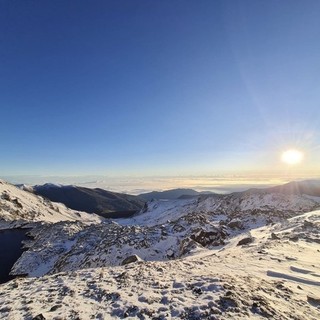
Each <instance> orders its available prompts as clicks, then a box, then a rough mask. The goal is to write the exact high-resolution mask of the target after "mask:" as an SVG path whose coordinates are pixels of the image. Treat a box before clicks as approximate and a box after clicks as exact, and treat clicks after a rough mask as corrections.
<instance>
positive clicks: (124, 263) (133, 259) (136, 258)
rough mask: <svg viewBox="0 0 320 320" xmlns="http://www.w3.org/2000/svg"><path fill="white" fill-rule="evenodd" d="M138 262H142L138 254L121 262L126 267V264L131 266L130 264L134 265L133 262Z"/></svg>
mask: <svg viewBox="0 0 320 320" xmlns="http://www.w3.org/2000/svg"><path fill="white" fill-rule="evenodd" d="M137 261H142V259H141V258H139V257H138V256H137V255H136V254H134V255H132V256H129V257H127V258H125V259H124V260H123V261H122V262H121V265H122V266H124V265H126V264H129V263H133V262H137Z"/></svg>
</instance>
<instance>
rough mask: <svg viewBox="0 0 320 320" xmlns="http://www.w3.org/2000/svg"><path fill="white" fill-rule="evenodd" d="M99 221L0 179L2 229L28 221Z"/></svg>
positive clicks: (96, 218) (92, 216)
mask: <svg viewBox="0 0 320 320" xmlns="http://www.w3.org/2000/svg"><path fill="white" fill-rule="evenodd" d="M77 220H81V221H85V222H94V223H98V222H100V221H101V218H100V217H99V216H97V215H94V214H92V215H90V214H87V213H85V212H78V211H74V210H71V209H68V208H66V207H65V206H64V205H63V204H60V203H52V202H51V201H49V200H47V199H44V198H42V197H39V196H36V195H34V194H32V193H30V192H27V191H24V190H21V189H19V188H17V187H15V186H14V185H12V184H9V183H7V182H4V181H2V180H1V181H0V229H3V228H11V227H18V226H19V225H23V224H25V223H27V222H29V223H30V222H46V223H55V222H58V221H77Z"/></svg>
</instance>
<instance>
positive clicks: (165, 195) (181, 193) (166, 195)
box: [139, 189, 212, 201]
mask: <svg viewBox="0 0 320 320" xmlns="http://www.w3.org/2000/svg"><path fill="white" fill-rule="evenodd" d="M201 194H212V192H209V191H208V192H198V191H196V190H193V189H171V190H165V191H152V192H148V193H142V194H139V197H140V198H143V199H145V200H146V201H151V200H163V199H167V200H175V199H179V198H192V197H197V196H199V195H201Z"/></svg>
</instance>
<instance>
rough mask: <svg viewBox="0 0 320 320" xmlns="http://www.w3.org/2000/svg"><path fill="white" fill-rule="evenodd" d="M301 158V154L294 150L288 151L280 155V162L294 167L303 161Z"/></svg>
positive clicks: (302, 155)
mask: <svg viewBox="0 0 320 320" xmlns="http://www.w3.org/2000/svg"><path fill="white" fill-rule="evenodd" d="M303 157H304V154H303V152H301V151H299V150H296V149H290V150H286V151H284V152H283V153H282V155H281V161H283V162H284V163H286V164H289V165H295V164H299V163H300V162H301V161H302V160H303Z"/></svg>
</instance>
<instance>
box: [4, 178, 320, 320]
mask: <svg viewBox="0 0 320 320" xmlns="http://www.w3.org/2000/svg"><path fill="white" fill-rule="evenodd" d="M3 186H4V187H3ZM2 188H4V190H2V196H1V210H2V211H1V213H2V215H1V216H2V217H4V218H7V220H9V221H10V220H14V219H17V218H19V219H21V217H20V216H19V213H20V215H21V214H23V219H24V220H25V221H40V220H43V221H47V222H51V223H38V224H36V225H35V226H34V227H33V229H32V230H31V231H29V235H30V236H31V238H30V240H28V241H27V242H26V243H25V246H26V248H27V249H28V250H27V251H25V252H24V253H23V255H22V256H21V257H20V259H19V260H18V261H17V262H16V264H15V265H14V267H13V269H12V274H15V275H24V276H25V277H23V278H16V279H15V280H12V281H10V282H8V283H6V284H2V285H1V286H0V318H1V319H33V318H35V317H36V316H38V318H35V319H113V318H114V319H117V318H129V319H130V318H131V319H136V318H138V319H262V318H270V319H279V320H280V319H296V320H298V319H299V320H300V319H314V320H315V319H319V318H320V273H319V261H320V231H319V230H320V211H318V210H316V209H320V199H319V198H316V197H307V196H303V195H284V194H277V193H268V192H266V193H264V192H258V193H252V192H247V193H237V194H231V195H223V196H222V195H220V196H201V197H199V198H198V199H188V200H174V201H152V202H149V203H148V205H147V206H146V207H145V208H144V210H142V211H141V212H140V213H139V214H137V215H136V216H134V217H133V218H131V219H118V220H117V222H113V221H110V220H106V221H103V222H101V223H93V224H92V223H88V221H89V220H85V219H84V220H83V221H81V219H73V214H74V211H72V210H71V211H70V212H69V210H68V209H66V210H67V212H64V211H61V210H60V209H59V213H60V214H61V215H62V218H61V219H59V218H60V216H58V215H55V212H56V211H55V209H50V210H53V211H48V210H49V209H48V208H47V206H48V204H49V208H50V205H51V206H53V208H55V206H56V204H50V203H49V202H48V203H46V201H45V200H43V199H42V198H39V197H36V196H33V195H31V194H28V197H27V198H25V197H26V194H25V193H21V194H20V193H19V192H25V191H22V190H19V189H17V188H15V189H12V187H11V185H8V184H5V183H2ZM17 190H18V191H17ZM8 195H9V196H8ZM29 197H30V198H29ZM15 199H17V201H18V203H20V204H21V205H22V208H21V207H20V205H19V204H17V201H16V200H15ZM43 201H44V202H43ZM42 205H43V206H44V207H42ZM17 206H19V209H20V211H17V208H16V207H17ZM23 208H24V209H25V211H23V210H22V209H23ZM15 210H16V211H15ZM29 210H33V211H32V212H34V211H35V212H36V213H37V214H34V215H32V216H31V217H30V212H29ZM48 212H49V213H48ZM50 212H51V213H50ZM67 213H68V214H69V215H70V216H68V215H67ZM76 215H77V214H76ZM50 216H51V217H53V218H52V219H56V220H48V217H50ZM66 217H69V219H67V218H66ZM90 217H91V215H90ZM59 220H60V221H59ZM56 221H59V222H56ZM52 222H56V223H52ZM128 258H129V259H133V260H134V259H136V260H137V261H136V262H133V263H130V264H125V263H126V262H127V260H128ZM123 264H125V265H123Z"/></svg>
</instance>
